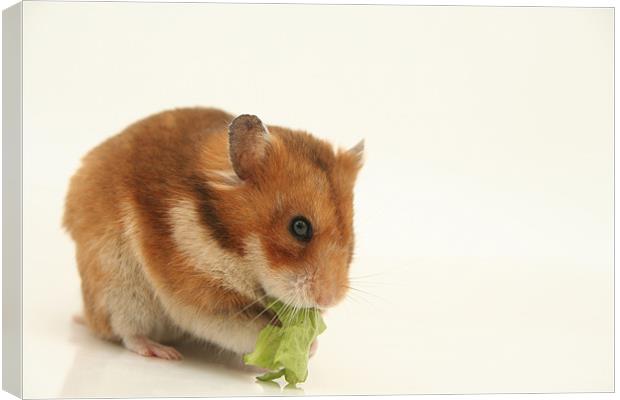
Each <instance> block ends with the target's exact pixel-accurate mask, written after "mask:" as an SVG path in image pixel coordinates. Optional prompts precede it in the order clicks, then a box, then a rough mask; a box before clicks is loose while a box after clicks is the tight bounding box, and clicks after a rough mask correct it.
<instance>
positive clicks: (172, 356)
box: [123, 335, 183, 360]
mask: <svg viewBox="0 0 620 400" xmlns="http://www.w3.org/2000/svg"><path fill="white" fill-rule="evenodd" d="M123 344H124V345H125V347H126V348H127V349H128V350H131V351H133V352H134V353H138V354H140V355H142V356H145V357H158V358H163V359H164V360H181V359H182V358H183V356H182V355H181V353H179V352H178V351H177V349H175V348H174V347H170V346H164V345H163V344H160V343H157V342H154V341H152V340H151V339H149V338H147V337H146V336H143V335H135V336H130V337H127V338H124V339H123Z"/></svg>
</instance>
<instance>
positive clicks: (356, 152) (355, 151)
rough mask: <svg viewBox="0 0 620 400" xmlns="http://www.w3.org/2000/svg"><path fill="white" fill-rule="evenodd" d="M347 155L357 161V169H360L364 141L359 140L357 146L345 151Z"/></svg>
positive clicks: (362, 160) (362, 159)
mask: <svg viewBox="0 0 620 400" xmlns="http://www.w3.org/2000/svg"><path fill="white" fill-rule="evenodd" d="M347 153H349V154H350V155H352V156H353V157H354V158H355V160H357V164H358V167H359V168H361V167H362V166H363V165H364V139H362V140H360V142H359V143H358V144H356V145H355V146H353V147H351V148H350V149H349V150H347Z"/></svg>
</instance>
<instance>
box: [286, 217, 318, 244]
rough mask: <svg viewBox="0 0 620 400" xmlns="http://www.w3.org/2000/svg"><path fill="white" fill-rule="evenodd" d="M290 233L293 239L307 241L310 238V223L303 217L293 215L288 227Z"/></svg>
mask: <svg viewBox="0 0 620 400" xmlns="http://www.w3.org/2000/svg"><path fill="white" fill-rule="evenodd" d="M289 229H290V231H291V234H292V235H293V236H294V237H295V239H297V240H299V241H302V242H309V241H310V239H312V225H311V224H310V221H308V220H307V219H306V218H304V217H301V216H299V217H295V218H293V219H292V220H291V226H290V227H289Z"/></svg>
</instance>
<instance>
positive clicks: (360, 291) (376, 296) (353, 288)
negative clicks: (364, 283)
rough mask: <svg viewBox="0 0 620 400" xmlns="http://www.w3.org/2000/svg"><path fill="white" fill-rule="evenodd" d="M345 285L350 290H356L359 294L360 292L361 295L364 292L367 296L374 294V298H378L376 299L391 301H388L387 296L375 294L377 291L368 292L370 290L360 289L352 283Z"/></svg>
mask: <svg viewBox="0 0 620 400" xmlns="http://www.w3.org/2000/svg"><path fill="white" fill-rule="evenodd" d="M343 287H346V288H347V289H350V290H354V291H355V292H357V293H358V294H360V297H362V296H361V294H364V295H367V296H372V297H374V298H376V299H379V300H382V301H385V302H388V303H389V301H388V300H387V299H386V298H384V297H381V296H378V295H377V294H375V293H372V292H368V291H366V290H362V289H359V288H356V287H353V286H351V285H343Z"/></svg>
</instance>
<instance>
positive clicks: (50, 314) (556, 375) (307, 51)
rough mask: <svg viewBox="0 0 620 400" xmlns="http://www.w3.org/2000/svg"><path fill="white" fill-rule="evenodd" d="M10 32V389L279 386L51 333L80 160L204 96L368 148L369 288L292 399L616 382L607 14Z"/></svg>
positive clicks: (194, 21)
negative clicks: (13, 43)
mask: <svg viewBox="0 0 620 400" xmlns="http://www.w3.org/2000/svg"><path fill="white" fill-rule="evenodd" d="M24 23H25V26H26V30H25V35H24V65H25V67H24V97H25V100H24V158H25V163H24V207H25V210H26V214H25V216H24V249H25V254H24V290H25V304H24V330H25V343H24V367H25V378H24V394H25V396H28V397H33V396H58V395H65V396H80V397H85V396H92V395H117V396H118V395H165V396H173V395H188V394H192V395H200V394H202V395H208V394H220V395H232V394H262V393H266V394H273V393H274V390H275V389H274V388H272V387H268V386H260V385H257V384H255V383H254V382H253V380H252V374H251V373H248V372H244V371H240V370H239V369H238V368H233V367H230V366H226V365H227V363H224V364H222V362H219V361H221V360H219V359H213V357H209V356H208V355H205V354H202V353H201V354H197V355H194V354H193V351H194V350H196V349H186V350H187V351H189V354H187V351H186V356H187V358H188V359H187V360H186V361H184V362H182V363H179V364H171V363H167V362H164V361H160V360H149V359H141V358H139V357H138V356H134V355H133V354H130V353H128V352H125V351H123V350H122V349H121V348H120V347H118V346H114V345H110V344H105V343H100V342H98V341H97V340H95V339H93V338H91V337H90V336H89V335H88V334H87V333H86V332H84V329H83V328H81V327H79V326H73V325H71V324H70V323H69V320H70V315H71V314H72V313H74V312H76V311H79V308H80V303H79V301H80V299H79V290H78V287H79V281H78V278H77V273H76V270H75V264H74V260H73V256H72V251H73V249H72V245H71V243H70V241H69V240H68V238H67V237H66V236H65V235H64V234H63V233H62V231H61V230H60V228H59V223H60V215H61V210H62V201H63V196H64V192H65V191H66V185H67V181H68V178H69V176H70V175H71V173H72V172H73V171H74V170H75V168H77V166H78V160H79V157H80V156H81V155H82V154H83V153H84V152H86V151H87V150H88V149H89V148H91V147H93V146H94V145H96V144H97V143H98V142H100V141H101V140H103V139H104V138H105V137H107V136H109V135H110V134H112V133H115V132H117V131H118V130H120V129H122V128H123V127H124V126H125V125H127V124H128V123H130V122H133V121H134V120H135V119H137V118H141V117H143V116H144V115H147V114H150V113H152V112H155V111H159V110H161V109H164V108H170V107H176V106H184V105H198V104H200V105H214V106H219V107H222V108H224V109H227V110H229V111H231V112H235V113H244V112H250V113H255V114H257V115H259V116H260V117H261V118H262V119H263V120H265V121H266V122H268V123H277V124H280V125H285V126H287V125H288V126H291V127H299V128H303V129H307V130H309V131H311V132H314V133H315V134H317V135H318V136H321V137H324V138H329V139H331V140H332V141H333V142H335V143H337V144H340V145H345V146H349V145H352V144H354V143H355V142H357V140H358V139H359V138H361V137H365V138H366V145H367V146H366V147H367V164H366V166H365V169H364V171H363V172H362V174H361V176H360V180H359V184H358V188H357V192H356V195H357V200H356V211H357V219H356V228H357V232H358V245H357V259H356V263H355V266H354V268H353V275H354V276H364V275H368V274H372V275H370V276H367V277H365V278H360V279H359V281H358V282H357V287H358V288H359V289H361V290H363V291H364V292H368V293H362V292H359V293H358V292H355V293H351V297H352V298H351V299H349V300H347V301H346V302H345V303H344V304H342V305H341V306H339V307H338V308H336V309H334V310H333V311H332V312H330V315H329V316H328V319H327V324H328V330H327V331H326V333H325V334H324V335H323V336H322V337H321V344H320V347H319V352H318V353H317V356H316V357H315V358H314V359H313V360H312V362H311V365H310V368H311V370H310V378H309V381H308V382H307V384H305V385H304V386H303V387H304V390H305V393H307V394H323V393H331V394H337V393H347V394H352V393H468V392H469V393H471V392H515V391H527V392H536V391H575V390H597V391H602V390H603V391H604V390H611V389H612V388H613V386H612V378H613V370H612V365H613V358H612V341H613V336H612V334H613V332H612V327H613V320H612V317H613V314H612V312H613V310H612V298H613V291H612V285H613V281H612V230H613V225H612V179H613V177H612V162H613V160H612V144H613V142H612V133H613V131H612V129H613V120H612V107H613V103H612V100H613V89H612V74H613V71H612V61H613V47H612V46H613V42H612V30H613V25H612V23H613V14H612V11H611V10H609V9H593V10H574V9H544V8H520V9H507V8H479V7H465V8H446V7H441V8H428V7H402V6H401V7H361V6H348V7H343V6H323V7H318V6H282V5H271V6H264V5H263V6H248V5H245V6H240V5H239V6H233V5H201V4H193V5H191V4H184V5H181V4H177V5H166V4H156V5H147V4H110V3H107V4H60V3H36V4H35V3H27V4H26V7H25V15H24ZM203 353H204V352H203ZM218 360H219V361H218Z"/></svg>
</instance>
